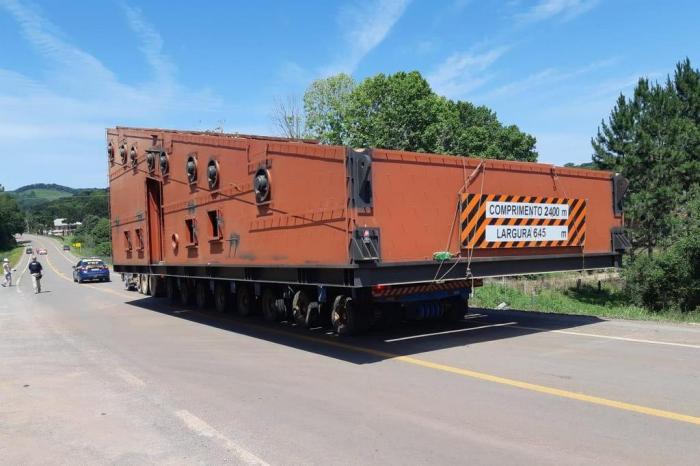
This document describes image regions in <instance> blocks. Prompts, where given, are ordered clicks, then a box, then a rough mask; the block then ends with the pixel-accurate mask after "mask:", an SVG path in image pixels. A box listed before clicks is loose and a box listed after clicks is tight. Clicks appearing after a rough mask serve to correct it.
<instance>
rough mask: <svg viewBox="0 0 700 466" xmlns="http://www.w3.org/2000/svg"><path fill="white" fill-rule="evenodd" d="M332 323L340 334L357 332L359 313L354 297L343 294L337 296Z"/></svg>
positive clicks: (332, 312)
mask: <svg viewBox="0 0 700 466" xmlns="http://www.w3.org/2000/svg"><path fill="white" fill-rule="evenodd" d="M331 323H332V324H333V329H334V330H335V331H336V333H337V334H338V335H353V334H355V333H356V332H357V330H358V325H357V324H358V315H357V310H356V309H355V307H354V305H353V301H352V298H350V297H347V296H343V295H339V296H336V297H335V301H333V311H331Z"/></svg>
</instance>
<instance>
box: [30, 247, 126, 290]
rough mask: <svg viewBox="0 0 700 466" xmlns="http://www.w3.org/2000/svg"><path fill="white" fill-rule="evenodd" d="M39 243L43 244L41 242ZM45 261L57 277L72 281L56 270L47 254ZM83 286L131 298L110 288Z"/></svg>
mask: <svg viewBox="0 0 700 466" xmlns="http://www.w3.org/2000/svg"><path fill="white" fill-rule="evenodd" d="M41 244H42V245H44V243H43V242H42V243H41ZM46 263H47V264H49V267H51V270H53V271H54V272H55V273H56V275H58V276H59V277H61V278H62V279H64V280H66V281H67V282H71V283H72V282H73V278H72V277H68V275H66V274H64V273H63V272H61V271H60V270H58V268H56V266H55V265H54V264H53V262H51V259H49V256H48V255H47V256H46ZM83 286H84V287H85V286H87V287H88V288H92V289H93V290H97V291H103V292H105V293H109V294H113V295H115V296H119V297H121V298H131V296H128V295H126V294H122V293H120V292H118V291H114V290H110V289H109V288H102V287H98V286H95V285H89V284H83Z"/></svg>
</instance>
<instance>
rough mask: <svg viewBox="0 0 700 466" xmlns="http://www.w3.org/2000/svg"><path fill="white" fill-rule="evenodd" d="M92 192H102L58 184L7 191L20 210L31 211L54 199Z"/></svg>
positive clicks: (36, 185) (29, 186) (38, 184)
mask: <svg viewBox="0 0 700 466" xmlns="http://www.w3.org/2000/svg"><path fill="white" fill-rule="evenodd" d="M94 191H102V190H100V189H95V188H83V189H76V188H69V187H68V186H62V185H59V184H46V183H36V184H30V185H27V186H22V187H21V188H17V189H15V190H14V191H9V194H10V195H11V196H13V197H14V198H15V199H16V200H17V204H19V207H20V209H22V210H31V209H33V208H36V207H38V206H41V205H43V204H46V203H49V202H51V201H55V200H56V199H62V198H65V197H72V196H75V195H79V194H83V193H91V192H94Z"/></svg>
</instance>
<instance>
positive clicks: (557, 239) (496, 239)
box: [460, 193, 586, 248]
mask: <svg viewBox="0 0 700 466" xmlns="http://www.w3.org/2000/svg"><path fill="white" fill-rule="evenodd" d="M460 217H461V218H460V220H461V240H462V247H463V248H525V247H551V246H582V245H583V244H584V241H585V238H586V201H585V199H564V198H554V197H542V196H513V195H506V194H484V195H482V196H479V195H478V194H469V193H465V194H462V198H461V216H460Z"/></svg>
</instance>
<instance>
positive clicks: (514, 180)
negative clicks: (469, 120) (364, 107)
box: [107, 127, 628, 333]
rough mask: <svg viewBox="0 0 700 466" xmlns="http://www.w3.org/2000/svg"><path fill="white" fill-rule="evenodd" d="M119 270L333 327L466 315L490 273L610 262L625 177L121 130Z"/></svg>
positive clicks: (116, 177) (160, 289) (158, 284)
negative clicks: (473, 293)
mask: <svg viewBox="0 0 700 466" xmlns="http://www.w3.org/2000/svg"><path fill="white" fill-rule="evenodd" d="M107 157H108V163H109V179H110V208H111V225H112V243H113V248H112V251H113V261H114V270H115V271H116V272H120V273H122V274H123V277H124V278H125V283H126V285H127V286H130V285H132V284H134V285H136V286H137V287H138V288H139V290H140V291H142V292H144V293H150V294H153V295H167V296H168V297H169V298H170V299H173V300H177V301H180V302H182V303H184V304H190V303H196V304H197V305H198V306H200V307H206V306H208V305H209V304H213V305H214V306H215V307H216V308H217V310H220V311H224V310H227V309H229V308H231V309H236V311H237V312H238V313H239V314H241V315H244V316H245V315H249V314H252V313H254V312H258V311H260V312H261V313H262V315H263V317H264V318H265V319H266V320H269V321H274V320H280V319H293V320H295V321H296V322H297V323H299V324H302V325H307V326H310V325H319V324H323V323H324V322H326V321H329V322H330V323H331V324H332V326H333V327H334V329H335V330H336V331H337V332H338V333H353V332H357V331H360V330H362V329H364V328H367V327H368V326H370V325H378V324H386V323H390V322H393V321H396V320H399V319H427V318H444V319H447V320H456V319H461V318H462V317H463V315H464V313H465V311H466V306H467V299H468V296H469V294H470V291H471V289H473V287H474V286H478V285H479V284H480V279H481V278H483V277H491V276H503V275H518V274H532V273H541V272H552V271H566V270H584V269H598V268H607V267H615V266H618V265H619V263H620V258H621V254H622V252H623V251H624V249H625V248H626V247H627V245H628V242H627V240H626V239H625V237H624V234H623V232H622V199H623V195H624V191H625V188H626V181H625V180H624V179H623V178H621V177H619V176H615V175H613V174H612V173H608V172H602V171H591V170H581V169H573V168H560V167H554V166H552V165H544V164H536V163H523V162H512V161H502V160H481V159H478V158H466V157H455V156H445V155H434V154H423V153H413V152H402V151H392V150H384V149H365V148H363V149H353V148H348V147H341V146H326V145H320V144H317V143H315V142H313V141H299V140H288V139H281V138H272V137H258V136H243V135H237V134H221V133H209V132H190V131H170V130H162V129H136V128H122V127H117V128H113V129H108V130H107Z"/></svg>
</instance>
